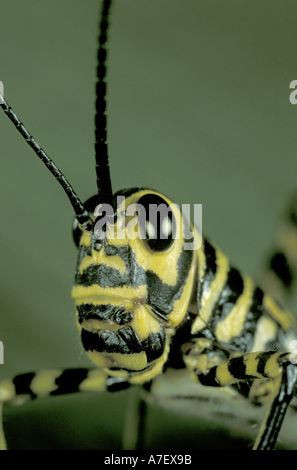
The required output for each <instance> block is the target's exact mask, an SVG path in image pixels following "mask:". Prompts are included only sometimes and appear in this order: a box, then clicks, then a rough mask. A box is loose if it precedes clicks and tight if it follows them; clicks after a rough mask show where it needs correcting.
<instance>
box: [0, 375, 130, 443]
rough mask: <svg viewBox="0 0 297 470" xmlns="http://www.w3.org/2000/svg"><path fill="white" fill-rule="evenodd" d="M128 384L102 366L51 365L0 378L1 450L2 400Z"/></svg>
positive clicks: (1, 435)
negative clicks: (8, 377) (57, 366)
mask: <svg viewBox="0 0 297 470" xmlns="http://www.w3.org/2000/svg"><path fill="white" fill-rule="evenodd" d="M129 386H130V384H129V383H128V382H127V381H125V380H124V379H122V378H118V377H109V376H107V375H106V374H105V372H103V371H102V370H101V369H85V368H80V369H64V370H63V369H53V370H42V371H39V372H32V373H26V374H21V375H17V376H16V377H14V378H13V379H6V380H2V381H0V450H4V449H6V444H5V436H4V431H3V425H2V419H1V411H2V407H3V403H5V402H11V403H14V404H23V403H24V402H25V401H27V400H30V399H31V400H34V399H36V398H41V397H46V396H58V395H65V394H71V393H78V392H102V391H105V390H106V391H110V392H114V391H118V390H123V389H125V388H127V387H129Z"/></svg>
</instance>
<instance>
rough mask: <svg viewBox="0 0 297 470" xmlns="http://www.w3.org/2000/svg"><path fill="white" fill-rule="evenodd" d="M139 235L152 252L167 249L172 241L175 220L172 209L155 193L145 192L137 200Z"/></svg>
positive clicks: (174, 231)
mask: <svg viewBox="0 0 297 470" xmlns="http://www.w3.org/2000/svg"><path fill="white" fill-rule="evenodd" d="M137 210H138V223H139V228H140V235H141V238H142V239H143V241H144V243H145V244H146V245H147V246H148V247H149V248H150V249H151V250H152V251H154V252H159V253H161V252H163V251H167V250H168V249H169V248H170V247H171V245H172V244H173V242H174V239H175V233H176V222H175V217H174V214H173V212H172V209H171V208H170V206H169V205H168V204H167V202H166V201H165V199H163V198H162V197H161V196H158V195H157V194H145V196H142V197H141V198H140V199H139V200H138V202H137Z"/></svg>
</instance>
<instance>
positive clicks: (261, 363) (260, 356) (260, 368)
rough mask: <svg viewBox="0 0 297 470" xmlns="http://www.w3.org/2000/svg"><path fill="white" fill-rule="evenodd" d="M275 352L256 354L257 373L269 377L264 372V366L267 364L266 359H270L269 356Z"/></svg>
mask: <svg viewBox="0 0 297 470" xmlns="http://www.w3.org/2000/svg"><path fill="white" fill-rule="evenodd" d="M273 354H275V353H274V352H271V351H270V352H269V351H267V352H261V353H259V354H258V355H257V359H258V365H257V372H258V374H261V375H262V376H263V377H269V375H268V374H265V372H264V371H265V366H266V364H267V361H268V359H270V357H271V356H272V355H273Z"/></svg>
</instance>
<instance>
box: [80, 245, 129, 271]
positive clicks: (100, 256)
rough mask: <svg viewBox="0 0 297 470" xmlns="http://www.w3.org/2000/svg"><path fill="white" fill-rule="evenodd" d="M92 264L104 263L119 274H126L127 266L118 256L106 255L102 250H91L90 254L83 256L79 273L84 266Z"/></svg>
mask: <svg viewBox="0 0 297 470" xmlns="http://www.w3.org/2000/svg"><path fill="white" fill-rule="evenodd" d="M92 264H98V265H99V264H104V265H105V266H108V267H109V268H113V269H116V270H117V271H119V272H120V273H121V274H127V267H126V264H125V262H124V261H123V259H122V258H121V257H120V256H116V255H115V256H106V254H105V251H104V250H100V251H99V252H98V251H96V250H92V256H85V257H84V258H83V260H82V262H81V264H80V266H79V273H82V272H83V271H84V270H85V269H86V268H88V267H89V266H91V265H92Z"/></svg>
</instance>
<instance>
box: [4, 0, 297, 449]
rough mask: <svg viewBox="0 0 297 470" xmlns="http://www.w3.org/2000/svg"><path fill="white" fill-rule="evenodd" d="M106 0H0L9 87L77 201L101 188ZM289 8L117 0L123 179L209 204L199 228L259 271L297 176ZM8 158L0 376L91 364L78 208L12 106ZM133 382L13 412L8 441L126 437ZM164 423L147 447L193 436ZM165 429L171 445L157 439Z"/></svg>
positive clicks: (113, 144)
mask: <svg viewBox="0 0 297 470" xmlns="http://www.w3.org/2000/svg"><path fill="white" fill-rule="evenodd" d="M100 4H101V2H98V1H97V0H89V1H87V2H83V1H81V0H71V1H69V0H68V1H67V0H51V1H50V2H49V1H48V2H46V1H40V0H26V2H24V1H23V0H14V1H13V2H6V1H4V0H1V1H0V80H1V81H2V82H3V83H4V94H5V98H6V99H7V101H8V102H9V103H10V104H11V106H12V107H13V108H14V110H15V112H16V113H17V114H18V115H19V117H20V118H21V119H22V120H23V122H24V123H25V125H26V126H27V128H28V129H29V131H30V132H31V133H32V134H33V135H34V137H35V138H36V139H37V140H38V142H39V143H40V145H41V146H42V147H43V148H44V150H45V151H46V152H47V153H48V154H49V155H50V156H51V157H52V158H53V159H54V160H55V162H56V163H57V165H58V166H59V168H60V169H61V170H62V171H63V172H64V173H65V175H66V177H67V179H68V180H69V181H70V182H71V184H72V185H73V187H74V189H75V191H76V192H77V193H78V195H79V197H80V198H81V199H82V200H85V199H87V198H88V197H89V196H91V195H93V194H94V193H95V192H96V183H95V173H94V150H93V142H94V125H93V120H94V83H95V79H94V75H95V57H96V47H97V46H96V37H97V25H98V11H99V6H100ZM296 19H297V5H296V1H294V0H287V1H286V2H280V1H278V0H260V1H259V0H225V1H221V0H204V1H200V0H199V1H198V0H150V1H145V0H126V1H116V2H114V5H113V11H112V26H111V31H110V40H109V50H110V55H109V69H108V82H109V85H108V138H109V153H110V165H111V174H112V182H113V187H114V189H115V190H117V189H120V188H125V187H131V186H138V185H140V186H148V187H151V188H154V189H158V190H161V191H163V192H164V193H165V194H167V195H168V196H170V197H171V198H172V199H174V200H175V201H176V202H178V203H180V204H182V203H184V204H186V203H191V204H194V203H202V204H203V231H204V233H205V234H207V235H208V236H209V237H210V238H211V239H212V240H214V241H215V242H216V243H217V244H218V245H219V246H220V247H221V249H222V250H224V251H225V252H226V254H228V255H229V257H230V258H231V260H232V262H233V263H234V264H235V265H237V266H238V267H240V268H241V269H243V270H244V271H246V272H248V273H250V274H253V273H255V272H256V270H257V268H258V267H259V266H260V265H261V262H262V261H263V256H264V254H265V251H266V250H267V248H269V244H270V242H271V239H272V236H273V234H274V232H275V230H276V227H277V224H278V221H279V218H280V217H281V214H282V211H283V208H284V207H285V205H286V202H287V200H288V198H289V197H290V194H291V193H292V191H294V190H295V189H296V188H297V158H296V155H297V137H296V124H297V106H294V105H292V104H291V103H290V102H289V95H290V92H291V90H290V89H289V84H290V82H291V81H292V80H295V79H297V70H296V68H297V65H296V45H297V34H296ZM0 155H1V167H0V168H1V169H0V191H1V195H0V198H1V231H0V236H1V242H0V243H1V284H0V285H1V294H0V302H1V309H0V312H1V313H0V315H1V316H0V340H1V341H2V342H3V343H4V349H5V364H4V365H0V376H1V377H7V376H11V375H13V374H16V373H20V372H25V371H31V370H36V369H41V368H49V367H51V368H52V367H57V366H60V367H75V366H78V367H82V366H86V365H90V364H89V362H88V360H87V359H86V357H85V355H84V353H83V351H82V347H81V345H80V341H79V337H78V334H77V331H76V327H75V321H74V307H73V303H72V300H71V298H70V291H71V287H72V281H73V277H74V269H75V265H76V249H75V247H74V245H73V243H72V239H71V225H72V218H73V217H72V208H71V206H70V204H69V202H68V200H67V198H66V197H65V195H64V193H63V191H62V190H61V189H60V187H59V185H58V184H57V182H56V181H55V180H54V179H53V177H52V176H51V175H50V173H49V172H48V171H47V170H46V169H45V167H44V166H43V165H42V164H41V163H40V162H39V161H38V159H37V158H36V157H35V156H34V154H33V152H32V150H31V149H30V148H29V147H28V146H27V145H26V143H25V142H24V141H23V139H22V138H21V136H20V135H19V134H18V132H17V131H16V130H15V129H14V128H13V126H12V124H11V123H10V122H9V120H8V119H7V118H6V117H5V116H4V114H3V113H2V114H0ZM127 395H128V394H127V393H124V394H121V395H120V396H119V397H115V396H113V397H110V396H102V397H95V398H94V397H91V398H90V397H66V398H62V399H56V400H51V401H50V403H48V402H46V404H45V403H43V404H41V405H40V404H30V405H27V406H26V407H25V406H24V407H23V408H17V409H13V410H10V409H7V412H6V416H7V429H8V433H9V439H10V441H9V442H10V443H11V446H12V447H15V448H22V447H25V448H28V447H30V448H47V447H48V448H64V447H66V446H67V448H78V447H82V448H96V447H98V448H100V447H103V448H107V449H108V448H109V449H114V448H118V446H119V445H120V444H119V436H120V433H121V427H122V422H123V414H124V410H125V406H126V405H125V404H126V400H127ZM100 400H103V401H100ZM53 401H54V402H55V403H54V404H53ZM111 410H112V411H111ZM103 411H104V413H106V414H105V415H104V414H103ZM152 413H154V411H152ZM156 414H157V417H158V416H159V412H157V413H156ZM10 417H11V419H9V418H10ZM169 420H171V415H168V416H167V415H166V416H165V417H164V418H162V425H159V424H158V423H157V424H156V426H157V428H154V427H152V431H151V439H152V441H150V440H149V438H148V444H147V445H148V447H150V448H154V447H153V446H155V448H160V447H161V446H162V445H164V447H165V448H166V446H167V447H168V446H169V445H170V444H171V445H175V448H182V447H184V448H191V446H192V445H193V446H195V447H194V448H196V447H197V438H196V436H197V435H196V434H195V433H194V431H193V430H191V429H192V428H191V429H190V431H189V432H188V434H187V431H186V428H185V423H183V424H182V425H181V424H178V425H177V426H178V427H177V428H175V430H174V427H171V424H170V423H169ZM22 422H23V423H24V424H23V426H24V428H22V427H21V423H22ZM109 422H110V426H109V425H107V423H109ZM34 423H36V430H35V431H34V426H33V424H34ZM28 425H29V426H30V429H32V433H33V434H32V435H30V434H29V431H28V429H27V428H28ZM152 426H153V425H152ZM172 426H174V424H172ZM109 427H110V428H112V429H109ZM181 428H182V429H183V432H182V435H181ZM22 429H25V430H26V431H22ZM164 429H165V430H164ZM193 429H195V430H196V427H195V426H194V427H193ZM160 430H162V432H161V431H160ZM170 430H171V431H170ZM114 433H116V434H114ZM160 434H162V435H167V436H169V443H164V444H162V443H161V441H160V439H161V437H160ZM102 435H104V439H103V437H102ZM190 435H192V436H193V437H194V438H195V440H194V442H195V443H194V444H192V443H191V441H190ZM170 436H171V437H170ZM202 436H203V439H204V440H203V441H201V446H202V448H203V447H204V446H208V448H218V447H220V439H216V440H215V441H214V440H213V439H212V438H210V437H208V435H207V434H206V435H205V433H204V432H203V433H202ZM202 436H201V437H200V439H201V440H202ZM175 438H176V439H177V443H176V444H173V443H174V439H175ZM153 439H155V444H154V443H153V442H154V441H153ZM226 445H227V444H226ZM230 445H231V447H232V445H233V444H232V442H231V444H230Z"/></svg>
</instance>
